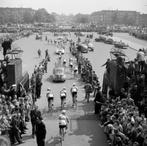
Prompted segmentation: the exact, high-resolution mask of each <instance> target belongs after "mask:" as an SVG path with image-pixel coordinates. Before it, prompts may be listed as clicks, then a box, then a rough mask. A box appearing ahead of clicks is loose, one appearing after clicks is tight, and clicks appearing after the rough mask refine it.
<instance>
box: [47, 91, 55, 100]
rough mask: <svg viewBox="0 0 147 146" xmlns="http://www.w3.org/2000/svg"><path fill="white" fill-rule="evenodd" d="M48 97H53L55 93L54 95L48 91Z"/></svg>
mask: <svg viewBox="0 0 147 146" xmlns="http://www.w3.org/2000/svg"><path fill="white" fill-rule="evenodd" d="M46 97H47V99H48V98H53V97H54V95H53V94H52V93H51V92H48V93H47V94H46Z"/></svg>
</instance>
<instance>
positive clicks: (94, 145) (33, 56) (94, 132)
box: [15, 33, 107, 146]
mask: <svg viewBox="0 0 147 146" xmlns="http://www.w3.org/2000/svg"><path fill="white" fill-rule="evenodd" d="M46 35H47V36H48V38H52V39H55V38H54V36H53V35H52V34H51V33H48V34H46ZM72 38H74V36H72ZM74 39H75V38H74ZM15 43H17V45H18V46H20V47H21V49H22V50H24V53H23V54H22V60H23V72H24V71H28V72H29V75H30V76H31V74H32V72H33V69H34V66H35V65H38V64H39V62H40V61H41V60H42V59H43V58H44V56H45V55H44V51H45V50H46V49H48V50H49V54H50V56H51V62H49V63H48V73H46V74H44V76H43V86H42V93H41V98H40V99H38V100H37V102H36V104H37V105H38V106H39V109H40V110H41V111H42V115H43V121H44V123H45V125H46V129H47V136H46V146H60V145H61V143H60V141H59V128H58V116H59V114H60V112H61V110H60V97H59V92H60V91H61V89H62V88H63V87H66V89H67V101H66V107H65V109H66V110H67V115H68V116H69V118H70V125H69V130H68V132H67V134H66V136H65V140H64V141H63V143H62V145H64V146H107V141H106V137H105V135H104V133H103V129H102V128H101V127H100V126H99V121H98V117H97V116H95V115H94V104H93V97H91V100H90V103H87V102H86V101H85V100H84V97H85V93H84V88H83V86H84V83H82V82H81V81H80V78H79V77H77V78H75V77H74V76H73V74H72V72H71V71H70V70H69V68H68V66H67V68H66V76H67V80H66V81H65V82H64V83H53V82H52V81H51V78H50V77H51V75H52V72H53V68H54V65H55V62H56V61H57V55H55V51H56V47H55V46H54V45H51V44H48V43H47V42H45V35H44V36H43V40H42V41H41V40H35V35H32V36H30V37H29V38H22V39H20V40H17V41H16V42H15ZM39 48H40V49H41V50H42V57H41V58H38V56H37V50H38V49H39ZM70 57H72V56H71V54H70V53H69V45H67V46H66V53H65V55H64V56H63V58H66V60H67V61H68V60H69V58H70ZM73 83H76V86H78V107H77V109H74V108H73V107H72V98H71V94H70V88H71V87H72V84H73ZM48 87H50V88H51V90H52V92H53V94H54V97H55V100H54V111H53V112H48V108H47V99H46V90H47V88H48ZM27 127H28V130H27V134H25V135H23V140H24V141H25V143H23V144H20V146H36V145H37V144H36V139H33V138H32V137H31V124H30V122H29V123H27Z"/></svg>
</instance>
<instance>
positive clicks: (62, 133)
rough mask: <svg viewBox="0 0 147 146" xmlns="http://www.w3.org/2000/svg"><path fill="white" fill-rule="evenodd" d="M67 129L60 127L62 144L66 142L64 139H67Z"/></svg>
mask: <svg viewBox="0 0 147 146" xmlns="http://www.w3.org/2000/svg"><path fill="white" fill-rule="evenodd" d="M66 129H67V127H66V126H65V127H60V140H61V143H62V141H64V137H65V134H66Z"/></svg>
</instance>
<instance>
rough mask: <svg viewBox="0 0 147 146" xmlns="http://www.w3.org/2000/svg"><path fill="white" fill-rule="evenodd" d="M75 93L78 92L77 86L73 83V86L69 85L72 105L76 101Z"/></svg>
mask: <svg viewBox="0 0 147 146" xmlns="http://www.w3.org/2000/svg"><path fill="white" fill-rule="evenodd" d="M77 93H78V87H77V86H76V85H75V83H73V86H72V87H71V94H72V101H73V105H72V106H74V105H75V104H76V102H77Z"/></svg>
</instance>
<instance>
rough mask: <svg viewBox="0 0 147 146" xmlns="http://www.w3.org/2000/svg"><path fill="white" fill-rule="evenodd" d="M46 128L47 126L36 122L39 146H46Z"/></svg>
mask: <svg viewBox="0 0 147 146" xmlns="http://www.w3.org/2000/svg"><path fill="white" fill-rule="evenodd" d="M45 137H46V128H45V124H44V123H43V122H42V121H41V120H39V122H38V121H37V122H36V140H37V145H38V146H45Z"/></svg>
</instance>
